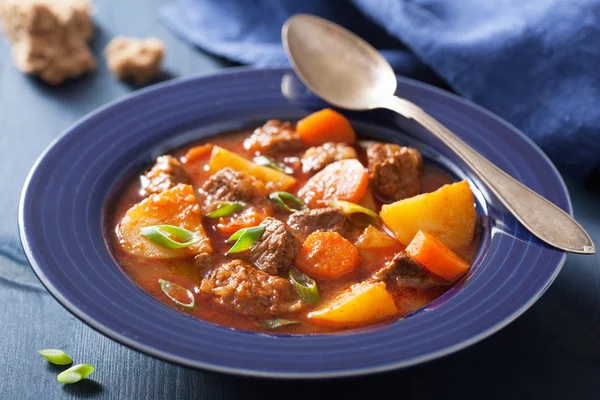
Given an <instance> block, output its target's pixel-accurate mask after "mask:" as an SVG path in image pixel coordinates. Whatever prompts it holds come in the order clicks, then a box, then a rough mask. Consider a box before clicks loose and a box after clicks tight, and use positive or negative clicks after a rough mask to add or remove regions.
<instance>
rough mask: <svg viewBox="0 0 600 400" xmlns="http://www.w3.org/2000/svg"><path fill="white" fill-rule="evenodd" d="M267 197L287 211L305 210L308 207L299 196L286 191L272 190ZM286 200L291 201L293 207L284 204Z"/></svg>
mask: <svg viewBox="0 0 600 400" xmlns="http://www.w3.org/2000/svg"><path fill="white" fill-rule="evenodd" d="M269 198H270V199H271V200H273V201H274V202H275V203H277V205H278V206H279V207H281V208H282V209H284V210H285V211H287V212H291V213H295V212H297V211H302V210H306V209H307V208H308V207H307V206H306V204H304V203H303V202H302V200H300V199H299V198H297V197H296V196H294V195H293V194H291V193H288V192H273V193H271V194H270V195H269ZM286 201H287V202H289V203H291V204H292V205H293V206H294V208H291V207H290V206H288V205H287V204H286Z"/></svg>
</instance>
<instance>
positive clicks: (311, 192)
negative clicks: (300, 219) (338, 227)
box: [298, 160, 369, 207]
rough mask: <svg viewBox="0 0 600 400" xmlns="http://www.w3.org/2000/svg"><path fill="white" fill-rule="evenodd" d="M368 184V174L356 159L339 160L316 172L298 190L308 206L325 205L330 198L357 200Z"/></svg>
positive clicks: (363, 193)
mask: <svg viewBox="0 0 600 400" xmlns="http://www.w3.org/2000/svg"><path fill="white" fill-rule="evenodd" d="M368 186H369V174H367V171H366V170H365V167H363V165H362V164H361V163H360V161H358V160H341V161H337V162H334V163H332V164H329V165H328V166H327V167H325V169H323V170H322V171H320V172H318V173H316V174H315V175H314V176H313V177H312V178H310V179H309V180H308V182H306V184H305V185H304V186H303V187H302V189H300V190H299V191H298V196H299V197H300V198H301V199H302V200H304V203H305V204H307V205H308V206H309V207H319V206H321V207H322V206H326V205H327V203H328V202H329V201H330V200H346V201H350V202H352V203H356V202H358V201H359V200H360V199H361V198H362V197H363V196H364V195H365V192H366V191H367V187H368Z"/></svg>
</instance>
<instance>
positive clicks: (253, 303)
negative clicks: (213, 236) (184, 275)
mask: <svg viewBox="0 0 600 400" xmlns="http://www.w3.org/2000/svg"><path fill="white" fill-rule="evenodd" d="M200 291H201V292H203V293H206V294H209V295H212V296H214V300H215V301H216V302H217V303H218V304H221V305H223V306H224V307H227V308H229V309H231V310H234V311H236V312H238V313H240V314H243V315H249V316H253V317H260V316H264V315H276V314H279V313H284V312H291V311H296V310H298V309H299V308H300V307H302V302H301V300H300V299H299V297H298V294H297V293H296V291H295V290H294V288H293V286H292V284H291V283H290V282H289V281H288V280H287V279H284V278H280V277H278V276H271V275H269V274H267V273H265V272H262V271H259V270H258V269H256V268H253V267H251V266H250V265H248V264H246V263H244V262H243V261H241V260H233V261H231V262H229V263H226V264H222V265H220V266H219V267H217V268H215V269H213V270H212V271H211V272H210V274H209V275H208V277H207V278H206V279H204V280H203V281H202V284H201V285H200Z"/></svg>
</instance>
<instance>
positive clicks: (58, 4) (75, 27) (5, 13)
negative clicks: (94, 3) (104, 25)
mask: <svg viewBox="0 0 600 400" xmlns="http://www.w3.org/2000/svg"><path fill="white" fill-rule="evenodd" d="M0 20H1V22H2V27H3V30H4V34H5V35H6V37H7V39H8V40H9V42H10V43H11V45H12V58H13V62H14V63H15V66H16V67H17V68H18V69H19V70H21V71H23V72H25V73H27V74H31V75H35V76H39V77H40V78H41V79H42V80H44V81H45V82H47V83H49V84H53V85H57V84H60V83H62V82H64V81H65V80H67V79H70V78H76V77H79V76H81V75H83V74H85V73H86V72H89V71H92V70H94V69H95V67H96V59H95V57H94V55H93V54H92V52H91V51H90V49H89V47H88V41H89V40H90V39H91V38H92V36H93V34H94V23H93V21H92V18H91V16H90V1H89V0H0Z"/></svg>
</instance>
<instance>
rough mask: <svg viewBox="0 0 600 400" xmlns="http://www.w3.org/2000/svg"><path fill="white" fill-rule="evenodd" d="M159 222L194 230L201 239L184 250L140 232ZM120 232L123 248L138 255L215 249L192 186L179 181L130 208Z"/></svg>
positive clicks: (159, 255)
mask: <svg viewBox="0 0 600 400" xmlns="http://www.w3.org/2000/svg"><path fill="white" fill-rule="evenodd" d="M160 224H168V225H175V226H179V227H181V228H184V229H187V230H189V231H192V232H195V233H196V235H198V236H199V237H200V241H199V242H198V243H195V244H193V245H191V246H189V247H186V248H184V249H166V248H164V247H160V246H158V245H156V244H154V243H152V242H151V241H150V240H148V239H146V238H145V237H143V236H141V235H140V231H141V229H142V228H144V227H146V226H151V225H160ZM117 235H118V237H119V242H120V243H121V246H122V247H123V250H125V251H126V252H127V253H129V254H132V255H134V256H138V257H147V258H175V257H185V256H194V255H196V254H200V253H212V251H213V250H212V246H211V244H210V239H209V238H208V236H207V235H206V232H205V231H204V227H203V226H202V220H201V215H200V205H199V204H198V201H197V200H196V196H194V189H193V188H192V186H191V185H184V184H179V185H177V186H175V187H173V188H171V189H168V190H165V191H164V192H162V193H159V194H155V195H152V196H150V197H148V198H147V199H145V200H143V201H142V202H140V203H138V204H136V205H135V206H133V207H131V208H130V209H129V210H128V211H127V213H126V214H125V216H124V217H123V219H122V220H121V223H120V224H119V226H118V227H117Z"/></svg>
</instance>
